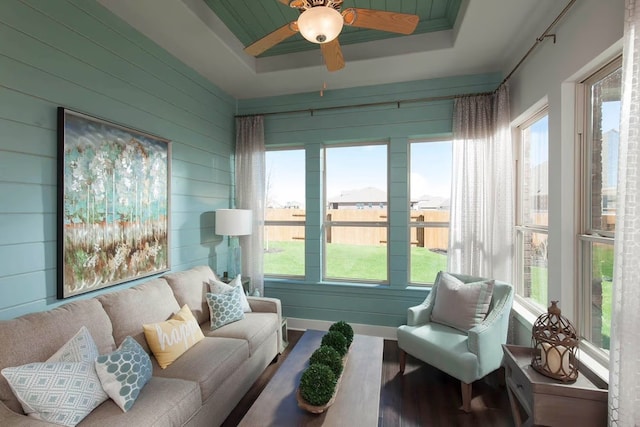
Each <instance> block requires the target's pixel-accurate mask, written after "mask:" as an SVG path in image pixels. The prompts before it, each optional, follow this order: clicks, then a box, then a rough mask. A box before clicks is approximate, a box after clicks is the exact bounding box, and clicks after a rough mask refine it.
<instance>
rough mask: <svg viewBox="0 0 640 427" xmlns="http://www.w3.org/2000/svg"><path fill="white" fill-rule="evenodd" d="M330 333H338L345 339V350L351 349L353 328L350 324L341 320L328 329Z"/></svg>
mask: <svg viewBox="0 0 640 427" xmlns="http://www.w3.org/2000/svg"><path fill="white" fill-rule="evenodd" d="M329 330H330V331H338V332H340V333H341V334H342V335H344V337H345V338H346V339H347V348H349V347H351V343H352V342H353V328H352V327H351V325H350V324H348V323H347V322H345V321H344V320H341V321H339V322H336V323H334V324H333V325H331V327H330V328H329Z"/></svg>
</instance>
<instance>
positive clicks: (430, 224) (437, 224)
mask: <svg viewBox="0 0 640 427" xmlns="http://www.w3.org/2000/svg"><path fill="white" fill-rule="evenodd" d="M430 142H433V143H438V142H449V143H451V147H452V151H453V139H446V138H438V139H431V138H430V139H412V140H409V153H411V152H412V151H411V146H412V144H424V143H427V144H428V143H430ZM452 157H453V153H452ZM411 172H412V171H411V157H410V156H409V161H408V162H407V173H408V174H409V194H408V200H407V203H409V204H411ZM449 200H451V195H450V196H449ZM411 212H412V209H411V206H409V219H408V223H409V224H408V225H409V228H408V231H409V242H408V243H409V248H408V252H407V253H408V259H407V269H408V272H409V274H408V279H409V284H410V285H411V286H422V287H428V286H433V282H413V281H412V280H411V231H412V230H411V229H412V228H415V229H418V228H447V229H448V228H449V227H450V224H451V210H449V221H447V222H443V221H415V222H414V221H411ZM448 258H449V254H448V253H447V261H448ZM433 279H435V277H434V278H433Z"/></svg>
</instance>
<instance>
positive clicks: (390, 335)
mask: <svg viewBox="0 0 640 427" xmlns="http://www.w3.org/2000/svg"><path fill="white" fill-rule="evenodd" d="M333 323H334V322H330V321H327V320H313V319H300V318H296V317H287V328H288V329H293V330H297V331H305V330H307V329H316V330H319V331H327V330H329V327H330V326H331V325H332V324H333ZM349 324H350V325H351V327H352V328H353V332H355V333H356V334H360V335H370V336H374V337H381V338H384V339H387V340H393V341H396V340H397V339H398V338H397V335H396V330H397V328H394V327H392V326H377V325H364V324H361V323H349Z"/></svg>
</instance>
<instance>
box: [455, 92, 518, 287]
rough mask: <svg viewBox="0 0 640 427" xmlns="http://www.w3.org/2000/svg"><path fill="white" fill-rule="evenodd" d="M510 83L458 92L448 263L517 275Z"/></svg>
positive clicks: (466, 270) (469, 270) (463, 269)
mask: <svg viewBox="0 0 640 427" xmlns="http://www.w3.org/2000/svg"><path fill="white" fill-rule="evenodd" d="M509 122H510V119H509V90H508V88H507V86H506V85H502V86H500V88H499V89H498V90H497V91H496V92H495V93H494V94H491V95H477V96H464V97H460V98H456V100H455V104H454V116H453V165H452V181H451V218H450V225H449V255H448V269H449V271H451V272H454V273H463V274H470V275H474V276H482V277H491V278H495V279H500V280H505V281H510V280H511V260H512V256H513V254H512V249H513V225H514V222H513V221H514V200H513V191H514V183H513V147H512V145H511V130H510V127H509V126H510V123H509Z"/></svg>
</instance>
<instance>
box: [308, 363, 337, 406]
mask: <svg viewBox="0 0 640 427" xmlns="http://www.w3.org/2000/svg"><path fill="white" fill-rule="evenodd" d="M336 384H337V379H336V376H335V375H334V373H333V371H332V370H331V368H329V367H328V366H327V365H323V364H321V363H314V364H312V365H309V367H308V368H307V369H306V370H305V371H304V372H303V373H302V377H300V395H301V396H302V398H303V399H304V400H305V401H306V402H307V403H309V404H310V405H313V406H322V405H326V404H327V403H328V402H329V400H331V396H333V392H334V391H335V389H336Z"/></svg>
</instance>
